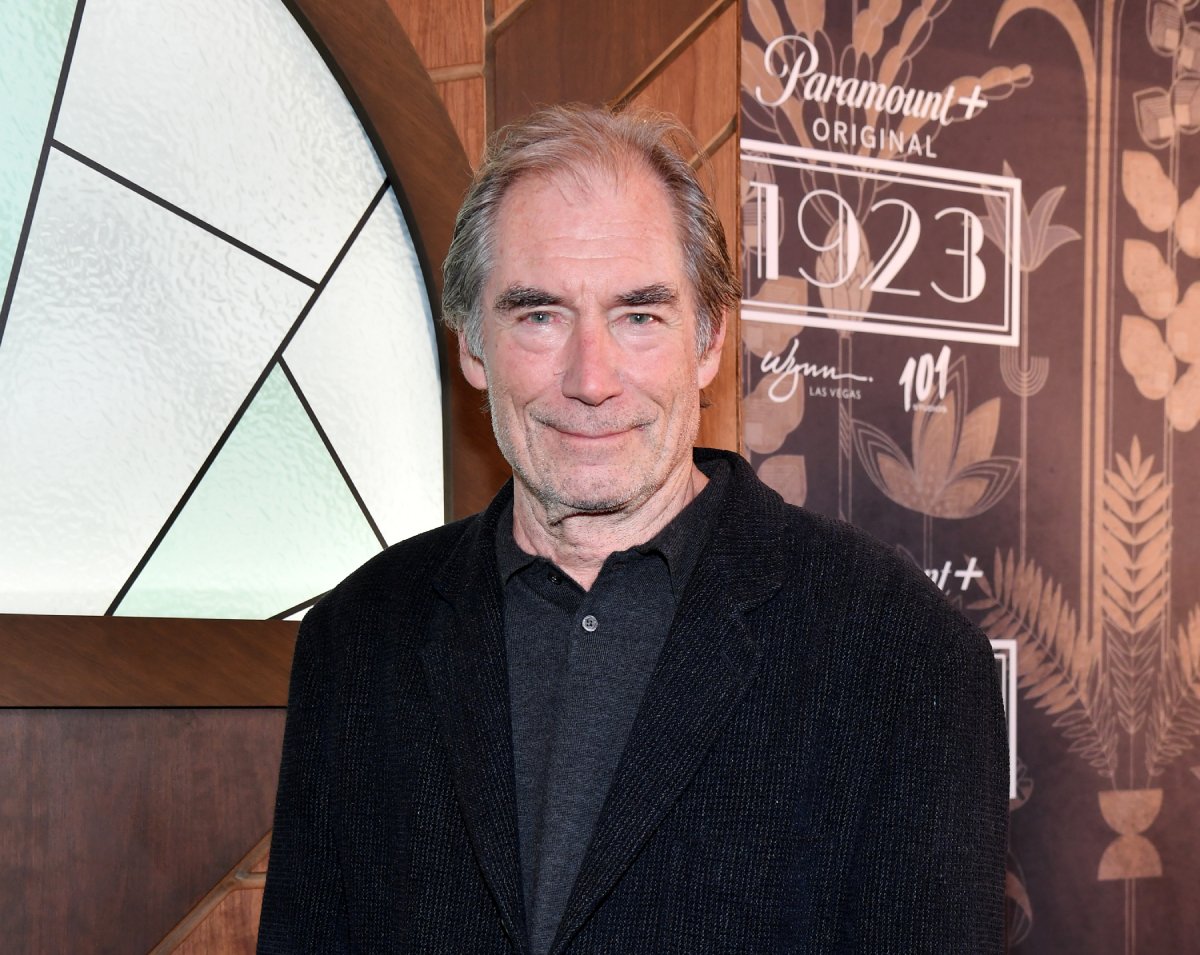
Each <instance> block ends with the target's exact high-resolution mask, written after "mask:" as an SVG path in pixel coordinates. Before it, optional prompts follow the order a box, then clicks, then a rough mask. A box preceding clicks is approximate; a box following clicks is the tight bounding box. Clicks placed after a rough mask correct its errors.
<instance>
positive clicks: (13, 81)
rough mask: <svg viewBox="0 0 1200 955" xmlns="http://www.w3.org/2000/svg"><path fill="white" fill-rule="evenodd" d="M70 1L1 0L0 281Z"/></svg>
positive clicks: (40, 134) (8, 262)
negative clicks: (0, 145) (0, 146)
mask: <svg viewBox="0 0 1200 955" xmlns="http://www.w3.org/2000/svg"><path fill="white" fill-rule="evenodd" d="M74 15H75V0H32V2H31V0H0V143H3V148H0V285H3V284H4V283H5V282H7V280H8V273H9V269H10V268H12V261H13V255H14V253H15V252H16V248H17V239H18V237H19V236H20V234H21V223H22V222H23V221H24V220H25V209H26V208H27V207H28V205H29V190H30V188H31V187H32V186H33V175H34V173H35V172H36V171H37V163H38V156H39V155H40V154H41V151H42V142H43V140H44V139H45V137H46V123H47V122H48V121H49V119H50V107H51V105H52V104H53V103H54V91H55V89H56V88H57V87H58V75H59V72H60V71H61V69H62V59H63V52H64V51H65V50H66V47H67V36H68V35H69V34H70V32H71V20H72V18H73V17H74Z"/></svg>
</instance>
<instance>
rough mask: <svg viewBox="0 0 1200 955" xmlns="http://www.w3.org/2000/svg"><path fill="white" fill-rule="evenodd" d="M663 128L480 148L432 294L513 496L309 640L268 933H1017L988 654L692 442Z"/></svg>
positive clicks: (644, 122) (546, 125)
mask: <svg viewBox="0 0 1200 955" xmlns="http://www.w3.org/2000/svg"><path fill="white" fill-rule="evenodd" d="M686 143H687V140H686V139H685V138H683V135H682V133H681V131H680V129H679V128H678V127H677V126H676V125H674V124H673V123H671V122H668V121H666V120H664V119H662V118H661V117H657V116H652V115H646V114H617V115H614V114H612V113H610V112H607V111H599V110H583V109H552V110H547V111H543V112H541V113H538V114H536V115H534V116H533V117H531V118H530V119H528V120H527V121H525V122H524V123H521V124H519V125H517V126H515V127H513V128H510V129H509V130H507V131H506V133H505V134H504V135H503V136H501V137H500V138H499V140H498V141H497V142H496V144H495V145H493V147H492V149H491V151H490V153H489V155H488V157H487V158H486V160H485V162H484V163H483V165H482V167H481V169H480V171H479V173H478V175H477V176H476V179H475V182H474V184H473V185H472V187H471V190H470V192H469V194H468V195H467V198H466V200H465V201H464V204H463V207H462V210H461V211H460V213H459V218H458V223H457V227H456V230H455V237H454V241H453V244H452V247H451V251H450V255H449V257H448V258H447V261H446V264H445V276H446V282H445V297H444V302H443V306H444V307H443V310H444V313H445V317H446V320H447V322H449V323H450V325H451V327H452V328H454V329H455V330H456V331H457V333H458V336H459V343H460V359H461V365H462V369H463V372H464V374H465V375H466V377H467V379H468V381H470V382H471V384H472V385H474V386H475V387H477V388H479V389H481V390H484V391H486V393H487V398H488V403H489V406H490V409H491V415H492V422H493V425H494V428H495V433H496V439H497V441H498V443H499V445H500V448H501V450H502V451H503V452H504V455H505V457H506V458H507V459H508V461H509V463H510V464H511V465H512V468H513V473H514V477H513V481H512V483H511V484H510V485H509V486H507V487H506V488H505V489H504V490H503V491H501V493H500V494H499V495H498V496H497V498H496V499H495V501H493V503H492V504H491V506H490V507H489V508H488V509H487V510H486V511H485V512H484V513H483V514H480V515H478V516H476V517H473V518H470V519H468V520H465V521H460V522H458V523H456V524H452V525H449V526H447V527H444V528H441V529H439V530H436V531H432V532H430V533H428V534H424V535H422V536H420V537H417V538H414V539H413V540H410V541H406V542H404V543H402V544H399V545H397V546H395V547H392V548H390V549H389V550H387V551H386V552H384V553H383V554H381V555H380V556H379V557H377V558H376V559H375V560H373V561H371V563H369V564H368V565H366V566H365V567H364V568H362V569H361V570H359V571H357V572H356V573H355V574H354V575H352V576H351V577H350V578H349V579H348V580H346V581H345V582H344V583H342V584H341V585H340V586H339V587H338V588H337V589H336V590H334V591H333V592H332V593H331V594H330V595H329V596H328V597H326V598H325V599H324V600H322V601H321V602H320V603H319V604H318V605H317V606H316V607H315V608H314V609H313V611H312V612H311V613H310V614H309V615H308V617H307V619H306V620H305V622H304V625H303V627H302V630H301V635H300V640H299V643H298V645H297V649H296V660H295V664H294V672H293V678H292V693H291V701H290V704H289V715H288V726H287V734H286V738H285V742H284V754H283V764H282V768H281V772H280V782H279V797H278V802H277V807H276V823H275V834H274V840H273V845H272V852H271V864H270V870H269V875H268V882H267V891H266V897H265V900H264V905H263V915H262V930H261V935H260V939H259V951H260V952H261V953H282V952H288V953H292V952H343V951H355V952H370V953H375V952H414V953H415V952H420V953H431V952H445V953H469V955H477V953H492V952H496V953H500V952H519V953H530V955H547V953H554V955H558V953H602V952H603V953H621V955H628V953H646V955H651V953H653V955H662V953H689V955H693V953H703V952H739V953H756V952H867V953H885V952H895V953H905V955H910V953H915V952H931V953H933V952H936V953H947V952H964V953H972V955H977V953H989V952H998V951H1000V950H1001V949H1002V941H1003V911H1004V906H1003V901H1004V900H1003V893H1004V849H1005V829H1006V809H1007V803H1006V789H1007V785H1006V780H1007V767H1006V748H1005V731H1004V720H1003V714H1002V710H1001V703H1000V699H999V694H998V688H997V681H996V676H995V671H994V668H993V662H992V656H991V652H990V649H989V647H988V644H987V641H986V640H985V639H984V638H983V636H982V635H981V634H980V633H979V632H978V631H977V630H975V629H974V628H973V627H972V626H971V625H970V624H969V623H968V622H967V621H966V620H964V619H963V618H962V617H961V616H960V615H959V614H957V613H956V612H955V611H954V610H953V609H952V608H951V607H949V606H948V605H947V604H946V603H945V602H944V601H943V600H942V598H941V596H940V595H939V594H938V593H937V592H936V590H935V589H934V588H933V587H931V586H930V585H929V583H928V581H927V580H926V579H925V577H924V576H923V575H922V574H921V573H920V571H919V570H917V569H916V568H914V567H912V566H911V565H910V564H908V563H907V562H906V561H904V560H902V559H900V558H898V557H897V556H896V555H895V554H894V553H893V552H892V551H891V550H889V549H888V548H885V547H883V546H882V545H880V544H878V543H876V542H875V541H872V540H871V539H869V538H868V537H867V536H866V535H864V534H862V533H860V532H858V531H856V530H854V529H853V528H850V527H847V526H844V525H840V524H836V523H834V522H832V521H829V520H826V519H823V518H821V517H818V516H816V515H813V514H809V513H807V512H805V511H802V510H800V509H798V508H794V507H790V506H788V505H786V504H785V503H784V502H783V501H782V500H780V498H779V497H778V496H777V495H776V494H774V493H773V492H772V491H771V490H770V489H768V488H766V487H765V486H764V485H762V484H761V483H759V481H758V480H757V479H756V477H755V476H754V474H753V472H752V471H751V469H750V468H749V467H748V466H747V464H746V463H745V462H744V461H743V460H742V459H740V458H739V457H737V456H736V455H732V454H726V453H718V452H711V451H701V450H696V449H694V448H693V445H694V443H695V439H696V434H697V428H698V423H699V415H700V389H701V388H703V387H704V386H705V385H706V384H708V383H709V382H710V381H711V380H712V378H713V376H714V375H715V373H716V370H717V365H718V360H719V356H720V350H721V347H722V343H723V338H724V328H725V325H724V318H725V313H726V311H727V310H728V309H729V308H730V307H732V306H733V305H734V303H735V302H736V300H737V282H736V279H735V277H734V275H733V272H732V269H731V267H730V263H729V257H728V254H727V252H726V249H725V243H724V239H723V235H722V231H721V226H720V223H719V222H718V220H717V218H716V216H715V214H714V212H713V210H712V207H711V205H710V204H709V202H708V201H707V199H706V198H705V196H704V193H703V191H702V190H701V189H700V187H699V185H698V184H697V182H696V179H695V176H694V175H693V173H692V170H691V168H690V165H689V163H688V157H689V155H690V154H691V148H690V147H689V146H687V145H686Z"/></svg>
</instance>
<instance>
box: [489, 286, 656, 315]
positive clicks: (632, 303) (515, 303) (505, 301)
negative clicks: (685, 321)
mask: <svg viewBox="0 0 1200 955" xmlns="http://www.w3.org/2000/svg"><path fill="white" fill-rule="evenodd" d="M678 301H679V294H678V293H677V292H676V291H675V289H673V288H672V287H671V286H670V285H665V284H663V283H662V282H656V283H654V284H653V285H643V286H642V287H641V288H635V289H632V290H631V291H628V292H622V293H621V294H620V295H618V296H617V298H616V304H617V305H620V306H623V307H625V308H636V307H638V306H642V305H675V304H676V303H677V302H678ZM562 303H563V300H562V298H560V297H559V296H557V295H554V294H552V293H550V292H547V291H546V290H545V289H540V288H535V287H534V286H532V285H510V286H509V287H508V288H506V289H505V290H504V291H503V292H501V293H500V294H499V295H498V296H496V301H495V308H496V310H497V311H499V312H516V311H520V310H522V309H526V308H542V307H545V306H547V305H561V304H562Z"/></svg>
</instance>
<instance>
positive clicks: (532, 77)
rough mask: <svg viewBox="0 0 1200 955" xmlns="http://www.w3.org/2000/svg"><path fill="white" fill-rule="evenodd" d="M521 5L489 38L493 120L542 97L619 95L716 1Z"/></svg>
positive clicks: (533, 0)
mask: <svg viewBox="0 0 1200 955" xmlns="http://www.w3.org/2000/svg"><path fill="white" fill-rule="evenodd" d="M527 3H528V9H522V10H521V13H520V15H519V16H515V17H513V18H512V19H511V21H510V24H511V25H510V26H508V27H507V28H506V29H504V30H502V31H501V32H500V33H499V35H497V36H496V37H495V47H494V60H493V63H492V68H493V71H494V76H495V98H494V105H495V122H496V125H497V126H502V125H504V124H505V123H507V122H511V121H512V120H514V119H517V118H519V117H521V116H523V115H525V114H526V113H528V112H529V111H530V109H532V108H533V107H534V106H536V105H539V104H543V103H561V102H567V101H572V100H577V101H580V102H584V103H596V104H599V103H605V102H608V101H610V100H613V99H617V98H619V97H620V96H621V94H622V93H623V92H624V91H625V90H626V89H628V88H630V86H631V85H632V84H633V83H634V82H635V81H636V80H637V79H638V77H639V76H641V75H643V74H644V72H645V71H646V70H647V68H648V67H650V66H651V64H653V63H654V62H655V61H656V60H657V59H658V58H659V57H660V56H661V55H662V54H663V52H664V51H665V50H667V49H669V48H670V47H671V46H672V44H673V43H674V42H675V41H676V40H677V39H678V38H679V37H681V36H683V35H685V34H687V33H688V32H689V30H690V28H691V27H692V26H693V24H695V23H696V21H698V20H701V19H703V18H704V17H705V16H706V15H708V14H710V13H711V10H712V9H713V7H714V4H712V3H711V0H641V2H632V0H556V2H547V0H527ZM724 5H725V4H724V3H718V4H716V5H715V6H717V7H724ZM535 51H536V54H535Z"/></svg>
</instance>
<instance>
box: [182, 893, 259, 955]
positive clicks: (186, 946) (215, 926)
mask: <svg viewBox="0 0 1200 955" xmlns="http://www.w3.org/2000/svg"><path fill="white" fill-rule="evenodd" d="M262 897H263V893H262V889H238V890H237V891H235V892H230V893H229V894H228V895H226V896H225V897H224V898H223V899H221V901H220V902H218V903H217V907H216V908H215V909H214V910H213V911H212V913H211V914H210V915H209V916H208V918H206V919H205V920H204V921H203V922H201V923H200V924H199V925H197V926H196V928H195V930H194V931H193V932H192V933H191V934H190V935H188V937H187V938H186V939H184V940H183V941H182V942H181V943H180V944H179V945H177V946H175V947H174V948H172V949H170V951H172V952H175V953H176V955H254V948H255V944H256V942H257V941H258V920H259V916H260V914H261V912H262Z"/></svg>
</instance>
